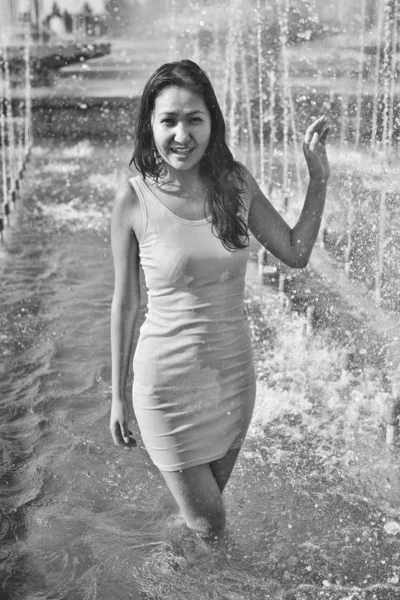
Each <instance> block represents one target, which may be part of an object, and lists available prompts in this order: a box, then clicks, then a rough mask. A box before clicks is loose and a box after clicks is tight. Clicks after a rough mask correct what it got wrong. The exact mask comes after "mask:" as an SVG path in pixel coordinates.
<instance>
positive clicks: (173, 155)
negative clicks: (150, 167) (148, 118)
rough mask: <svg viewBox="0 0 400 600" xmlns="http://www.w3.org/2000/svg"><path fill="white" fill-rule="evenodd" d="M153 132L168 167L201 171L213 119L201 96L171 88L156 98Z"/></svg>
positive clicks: (181, 89) (157, 146) (177, 169)
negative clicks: (201, 162) (200, 167)
mask: <svg viewBox="0 0 400 600" xmlns="http://www.w3.org/2000/svg"><path fill="white" fill-rule="evenodd" d="M152 130H153V138H154V142H155V145H156V148H157V150H158V152H159V154H160V156H161V158H162V159H163V160H164V162H165V163H167V164H168V165H169V166H170V167H172V168H173V169H175V170H176V171H189V170H190V169H198V168H199V166H200V161H201V159H202V157H203V155H204V152H205V151H206V149H207V146H208V142H209V141H210V135H211V116H210V113H209V111H208V109H207V107H206V105H205V103H204V100H203V99H202V98H201V97H200V96H198V95H197V94H195V93H193V92H191V91H190V90H189V89H186V88H179V87H173V86H171V87H167V88H164V89H163V91H162V92H161V93H160V95H159V96H157V98H156V101H155V106H154V112H153V115H152Z"/></svg>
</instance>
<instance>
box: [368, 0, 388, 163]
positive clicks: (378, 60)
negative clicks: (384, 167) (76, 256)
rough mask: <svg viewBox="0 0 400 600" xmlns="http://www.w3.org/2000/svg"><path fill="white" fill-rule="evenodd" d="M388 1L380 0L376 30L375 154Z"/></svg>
mask: <svg viewBox="0 0 400 600" xmlns="http://www.w3.org/2000/svg"><path fill="white" fill-rule="evenodd" d="M385 1H386V0H378V6H377V11H378V12H377V14H378V23H377V30H376V53H375V74H374V94H373V105H372V106H373V108H372V130H371V151H372V153H374V151H375V146H376V134H377V124H378V99H379V79H380V77H379V75H380V66H381V44H382V27H383V15H384V5H383V2H385Z"/></svg>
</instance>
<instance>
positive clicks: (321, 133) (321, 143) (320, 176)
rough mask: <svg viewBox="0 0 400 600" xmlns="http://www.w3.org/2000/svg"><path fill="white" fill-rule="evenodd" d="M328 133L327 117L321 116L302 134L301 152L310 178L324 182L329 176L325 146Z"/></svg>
mask: <svg viewBox="0 0 400 600" xmlns="http://www.w3.org/2000/svg"><path fill="white" fill-rule="evenodd" d="M328 133H329V127H328V126H327V118H326V117H325V116H323V117H319V119H317V120H316V121H314V123H312V124H311V125H310V127H309V128H308V129H307V131H306V134H305V136H304V143H303V152H304V156H305V159H306V162H307V166H308V171H309V174H310V180H319V181H322V182H324V183H326V182H327V180H328V178H329V174H330V171H329V162H328V157H327V155H326V147H325V142H326V138H327V135H328Z"/></svg>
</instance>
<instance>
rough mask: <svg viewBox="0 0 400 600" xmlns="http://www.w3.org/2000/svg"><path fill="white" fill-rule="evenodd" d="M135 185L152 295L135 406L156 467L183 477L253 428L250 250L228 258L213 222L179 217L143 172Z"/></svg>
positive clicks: (137, 359) (139, 351) (139, 349)
mask: <svg viewBox="0 0 400 600" xmlns="http://www.w3.org/2000/svg"><path fill="white" fill-rule="evenodd" d="M130 182H131V185H132V186H133V188H134V189H135V191H136V194H137V196H138V198H139V201H140V205H141V209H142V216H143V228H142V232H141V235H140V239H139V240H138V241H139V254H140V262H141V265H142V267H143V271H144V275H145V281H146V286H147V289H148V310H147V314H146V318H145V321H144V323H143V325H142V326H141V328H140V334H139V340H138V343H137V346H136V350H135V354H134V359H133V376H134V382H133V406H134V411H135V415H136V418H137V421H138V425H139V428H140V432H141V435H142V438H143V442H144V444H145V446H146V449H147V451H148V453H149V455H150V458H151V459H152V461H153V462H154V464H155V465H156V466H157V467H158V468H159V469H161V470H164V471H178V470H181V469H185V468H188V467H193V466H195V465H198V464H202V463H209V462H211V461H214V460H217V459H219V458H222V457H223V456H224V455H225V454H226V453H227V451H228V450H229V449H233V448H238V447H240V446H241V444H242V443H243V440H244V437H245V435H246V431H247V428H248V426H249V423H250V419H251V416H252V412H253V408H254V400H255V383H256V382H255V373H254V366H253V354H252V348H251V339H250V333H249V327H248V322H247V318H246V315H245V310H244V286H245V273H246V265H247V260H248V255H249V250H248V249H245V250H236V251H234V252H229V251H228V250H226V249H225V248H224V247H223V245H222V243H221V240H220V239H219V238H217V237H216V236H215V235H214V234H213V232H212V230H211V221H210V220H209V219H201V220H198V221H189V220H187V219H183V218H181V217H179V216H177V215H175V214H174V213H173V212H172V211H171V210H170V209H169V208H168V207H167V206H166V205H164V204H163V203H162V202H161V200H160V199H159V198H158V197H157V196H156V195H155V194H154V193H153V191H152V190H151V189H150V188H149V187H148V186H147V184H146V183H145V182H144V181H143V179H142V178H141V177H140V176H137V177H134V178H132V179H131V180H130ZM244 200H245V203H246V208H247V210H246V214H247V213H248V204H249V199H248V198H247V197H245V198H244Z"/></svg>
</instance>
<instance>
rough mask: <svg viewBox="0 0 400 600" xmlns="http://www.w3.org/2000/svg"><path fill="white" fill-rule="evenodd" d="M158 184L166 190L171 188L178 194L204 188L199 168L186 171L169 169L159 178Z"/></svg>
mask: <svg viewBox="0 0 400 600" xmlns="http://www.w3.org/2000/svg"><path fill="white" fill-rule="evenodd" d="M159 185H160V187H162V188H164V189H166V190H173V191H174V192H176V193H179V194H188V193H189V194H190V193H192V192H193V191H194V192H197V193H199V192H200V191H201V190H203V188H204V183H203V181H202V178H201V175H200V169H199V168H197V169H190V170H188V171H176V170H175V169H174V170H172V169H171V170H169V171H168V173H167V174H166V175H165V177H162V178H161V179H160V182H159Z"/></svg>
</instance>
